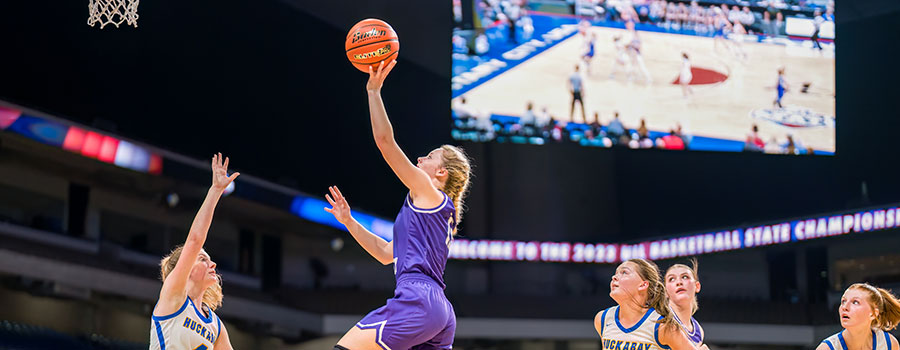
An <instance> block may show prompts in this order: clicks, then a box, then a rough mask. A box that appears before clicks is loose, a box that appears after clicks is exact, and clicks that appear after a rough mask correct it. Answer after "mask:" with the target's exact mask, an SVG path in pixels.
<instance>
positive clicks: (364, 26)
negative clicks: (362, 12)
mask: <svg viewBox="0 0 900 350" xmlns="http://www.w3.org/2000/svg"><path fill="white" fill-rule="evenodd" d="M344 48H345V49H347V59H349V60H350V63H352V64H353V66H354V67H356V69H359V70H361V71H363V72H366V73H368V72H369V66H372V68H374V69H378V64H380V63H381V62H382V61H384V64H385V65H387V64H388V63H391V62H392V61H393V60H395V59H397V53H398V52H400V39H398V38H397V33H396V32H394V28H391V25H389V24H387V23H386V22H385V21H382V20H380V19H375V18H368V19H364V20H362V21H359V23H357V24H356V25H354V26H353V28H350V32H349V33H347V41H346V42H345V44H344Z"/></svg>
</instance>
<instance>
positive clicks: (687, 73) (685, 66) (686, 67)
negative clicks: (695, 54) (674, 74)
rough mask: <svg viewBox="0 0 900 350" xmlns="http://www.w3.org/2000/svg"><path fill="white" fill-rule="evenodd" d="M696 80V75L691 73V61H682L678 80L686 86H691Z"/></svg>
mask: <svg viewBox="0 0 900 350" xmlns="http://www.w3.org/2000/svg"><path fill="white" fill-rule="evenodd" d="M693 79H694V75H693V74H692V73H691V61H690V60H689V59H687V58H682V59H681V74H680V76H679V78H678V81H679V82H681V83H684V84H690V83H691V80H693Z"/></svg>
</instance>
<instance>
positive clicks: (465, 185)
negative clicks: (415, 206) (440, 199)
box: [441, 145, 472, 234]
mask: <svg viewBox="0 0 900 350" xmlns="http://www.w3.org/2000/svg"><path fill="white" fill-rule="evenodd" d="M441 150H443V151H444V152H443V155H442V156H441V158H443V159H442V162H443V167H444V169H447V181H446V182H444V189H443V191H444V193H446V194H447V196H448V197H450V199H451V200H453V207H454V208H456V217H455V218H454V220H455V221H456V227H459V222H460V220H462V212H463V197H465V196H466V192H468V190H469V184H470V181H469V178H471V173H472V166H471V164H470V162H469V157H468V156H466V152H465V151H463V150H462V148H459V147H456V146H451V145H443V146H441ZM453 233H454V234H456V229H455V228H454V229H453Z"/></svg>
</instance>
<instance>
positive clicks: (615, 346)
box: [600, 306, 669, 350]
mask: <svg viewBox="0 0 900 350" xmlns="http://www.w3.org/2000/svg"><path fill="white" fill-rule="evenodd" d="M600 317H601V323H600V340H601V343H602V345H601V349H603V350H660V349H669V347H668V346H663V345H661V344H660V343H659V326H660V324H659V323H657V321H659V320H661V319H662V318H663V317H662V316H660V315H659V313H657V312H656V310H654V309H653V308H650V309H648V310H647V313H645V314H644V317H642V318H641V320H640V321H638V323H636V324H635V325H633V326H631V327H629V328H625V327H624V326H622V323H620V322H619V307H618V306H613V307H611V308H608V309H606V310H603V313H602V314H601V315H600Z"/></svg>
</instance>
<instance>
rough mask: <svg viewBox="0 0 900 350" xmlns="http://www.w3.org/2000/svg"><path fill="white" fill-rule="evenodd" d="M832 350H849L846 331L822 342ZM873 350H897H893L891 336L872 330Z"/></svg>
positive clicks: (881, 331)
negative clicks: (845, 336) (845, 338)
mask: <svg viewBox="0 0 900 350" xmlns="http://www.w3.org/2000/svg"><path fill="white" fill-rule="evenodd" d="M822 343H824V344H825V345H828V348H829V349H831V350H849V349H850V348H848V347H847V342H845V341H844V331H843V330H841V331H840V332H837V333H835V334H834V335H832V336H830V337H828V338H825V340H823V341H822ZM872 350H896V349H891V335H890V333H888V332H885V331H883V330H880V329H873V330H872Z"/></svg>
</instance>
